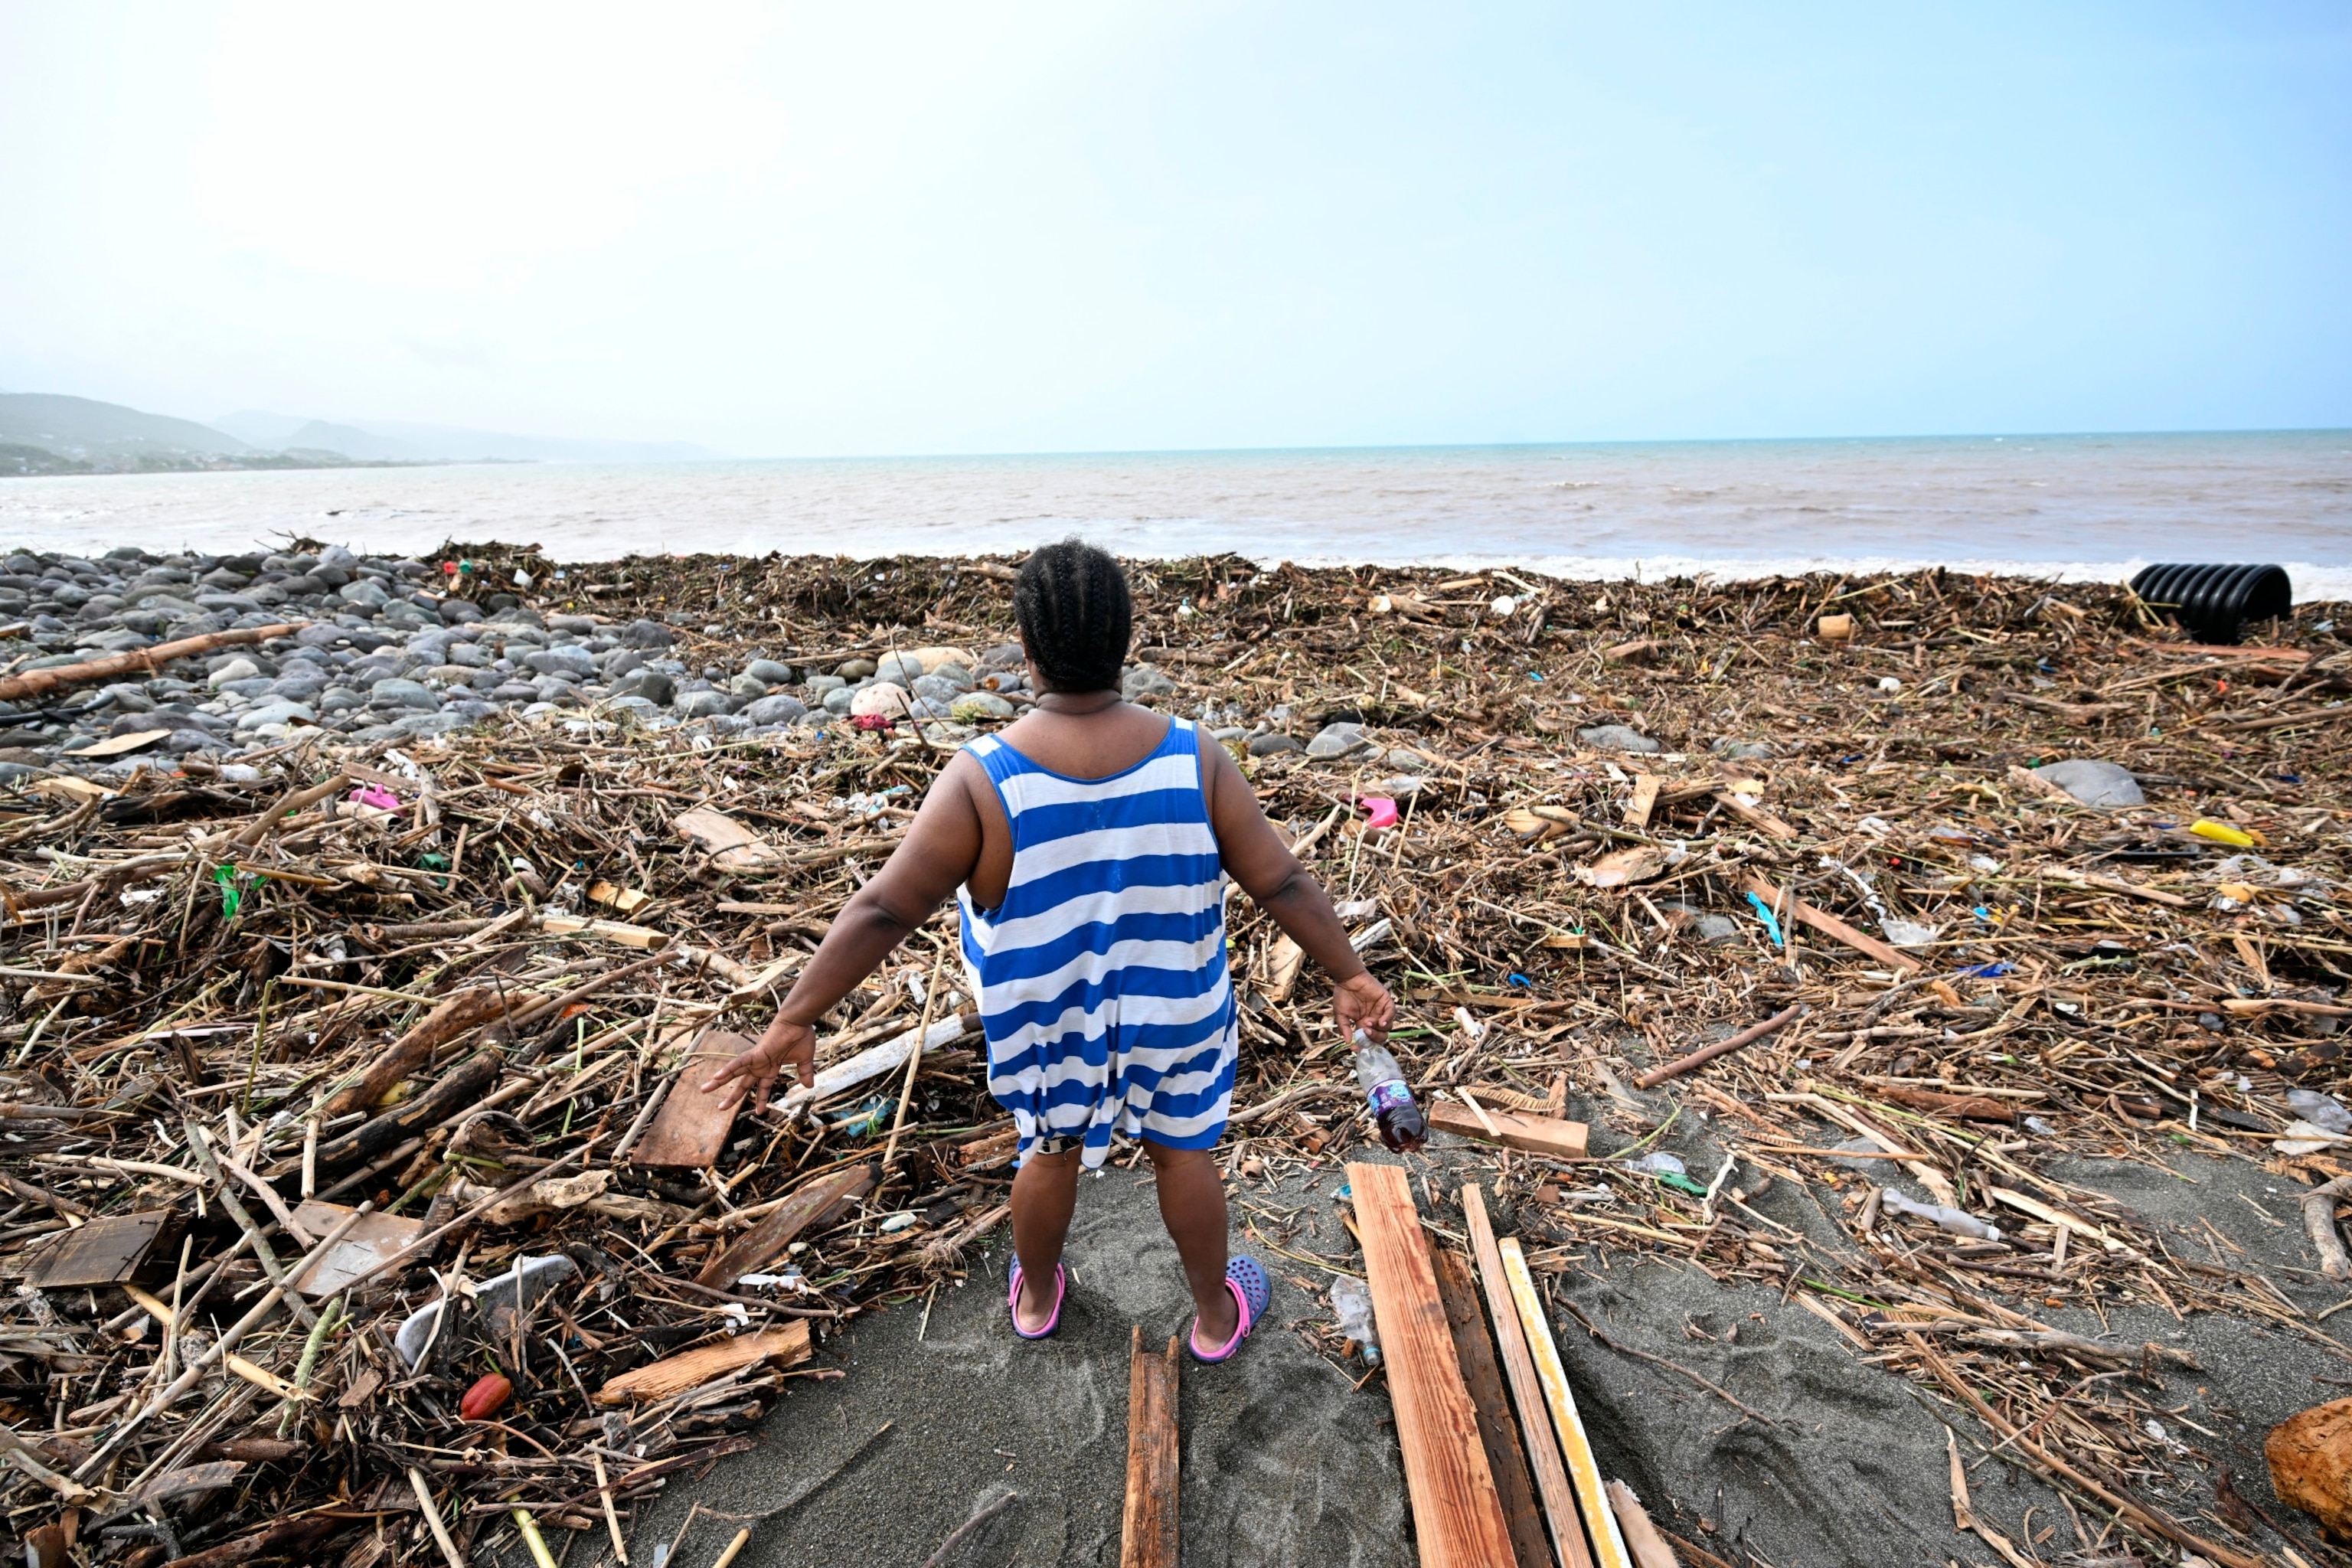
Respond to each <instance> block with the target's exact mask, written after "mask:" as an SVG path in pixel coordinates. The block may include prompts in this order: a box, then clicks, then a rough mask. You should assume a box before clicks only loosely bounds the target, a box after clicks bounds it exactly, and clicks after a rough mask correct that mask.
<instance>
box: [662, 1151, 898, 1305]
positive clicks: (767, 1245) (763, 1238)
mask: <svg viewBox="0 0 2352 1568" xmlns="http://www.w3.org/2000/svg"><path fill="white" fill-rule="evenodd" d="M873 1186H874V1167H873V1166H872V1165H871V1164H863V1165H852V1166H850V1167H849V1168H847V1169H846V1170H841V1171H832V1172H828V1173H825V1174H824V1175H822V1176H818V1177H816V1178H814V1180H812V1181H810V1182H809V1183H808V1184H806V1185H804V1186H803V1187H802V1188H800V1190H799V1191H797V1192H795V1193H793V1195H792V1196H790V1197H788V1198H786V1199H785V1200H784V1201H783V1204H782V1206H780V1207H778V1208H777V1209H775V1210H774V1211H773V1212H772V1213H771V1214H770V1215H768V1216H767V1217H766V1218H765V1219H762V1220H761V1221H760V1222H759V1223H758V1224H756V1225H754V1226H752V1227H751V1229H749V1230H747V1231H745V1232H744V1233H743V1234H742V1236H741V1237H740V1238H739V1239H738V1240H737V1241H736V1243H735V1245H734V1246H732V1247H729V1248H728V1249H727V1250H726V1251H724V1252H722V1253H719V1255H718V1256H717V1257H715V1258H711V1259H710V1261H709V1262H708V1263H706V1264H704V1265H703V1266H702V1271H701V1272H700V1273H699V1274H697V1275H696V1276H695V1277H694V1282H695V1283H696V1284H698V1285H708V1286H709V1287H710V1288H711V1289H714V1290H732V1289H735V1282H736V1281H737V1280H738V1279H742V1278H743V1276H745V1275H746V1274H750V1273H751V1272H753V1271H755V1270H756V1269H758V1268H760V1267H761V1265H762V1264H765V1263H768V1262H771V1261H772V1260H773V1259H774V1258H776V1257H777V1256H778V1255H780V1254H781V1253H782V1251H783V1250H784V1248H785V1247H790V1246H791V1245H792V1244H793V1237H796V1236H798V1235H800V1233H801V1232H803V1231H804V1230H806V1229H807V1228H808V1227H809V1226H813V1225H819V1224H822V1223H823V1222H824V1221H825V1220H827V1219H830V1218H831V1217H832V1216H833V1215H835V1214H838V1213H839V1212H840V1211H841V1210H842V1209H844V1208H845V1207H846V1206H848V1205H850V1204H852V1203H855V1202H856V1200H857V1199H859V1198H861V1197H864V1196H865V1195H866V1193H868V1192H869V1191H871V1190H872V1189H873Z"/></svg>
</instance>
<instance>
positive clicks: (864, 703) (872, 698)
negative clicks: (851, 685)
mask: <svg viewBox="0 0 2352 1568" xmlns="http://www.w3.org/2000/svg"><path fill="white" fill-rule="evenodd" d="M909 700H911V699H910V698H909V696H908V691H907V689H906V688H905V687H903V686H900V685H898V684H897V683H895V682H893V681H888V680H877V681H876V682H875V683H874V684H873V685H871V686H867V687H863V688H861V689H859V690H858V691H857V693H856V695H855V696H853V697H852V698H851V699H850V700H849V711H850V715H851V717H853V718H861V717H863V716H865V715H866V714H869V713H873V714H879V715H881V716H882V717H883V718H886V719H896V718H898V717H899V716H900V715H902V714H904V713H905V712H906V711H907V706H908V702H909ZM825 706H827V707H828V708H829V707H831V706H832V704H831V703H830V702H828V703H826V704H825Z"/></svg>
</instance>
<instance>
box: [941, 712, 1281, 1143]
mask: <svg viewBox="0 0 2352 1568" xmlns="http://www.w3.org/2000/svg"><path fill="white" fill-rule="evenodd" d="M1129 711H1136V710H1129ZM1143 717H1145V718H1147V719H1148V720H1149V721H1150V723H1151V724H1153V725H1155V726H1160V737H1159V739H1158V741H1157V742H1156V743H1155V744H1153V745H1152V746H1151V747H1150V749H1149V750H1148V751H1145V752H1143V753H1142V754H1141V755H1140V756H1139V757H1137V756H1133V752H1134V751H1135V747H1134V745H1133V744H1132V742H1131V741H1130V742H1129V744H1127V745H1125V746H1123V747H1119V748H1118V750H1116V751H1114V750H1113V749H1111V748H1110V747H1109V746H1108V745H1100V746H1097V747H1096V748H1094V749H1093V751H1092V752H1091V753H1090V754H1081V755H1080V756H1078V757H1076V759H1073V758H1072V756H1071V753H1072V752H1079V751H1080V748H1079V747H1078V746H1077V745H1076V744H1073V745H1071V746H1068V747H1063V748H1056V755H1055V760H1056V761H1061V760H1079V761H1092V762H1095V763H1097V765H1099V763H1101V762H1102V761H1107V760H1110V758H1112V757H1114V756H1116V755H1117V754H1118V752H1119V751H1123V752H1126V753H1128V754H1129V756H1130V757H1131V759H1132V760H1130V761H1129V763H1128V765H1126V766H1125V767H1122V768H1118V769H1115V770H1113V771H1111V772H1108V773H1100V774H1096V775H1093V776H1082V775H1076V774H1071V773H1064V772H1062V771H1061V770H1060V769H1057V768H1055V767H1053V766H1052V765H1050V764H1049V763H1047V762H1046V761H1045V759H1042V758H1038V757H1034V756H1032V755H1030V754H1028V753H1027V752H1024V750H1022V749H1020V748H1017V747H1016V746H1015V745H1014V744H1013V743H1012V742H1013V740H1014V739H1015V735H1016V733H1017V731H1006V732H1005V733H1003V734H1002V735H992V736H984V737H982V739H981V740H979V741H976V742H972V744H971V746H970V747H968V748H967V754H968V755H969V756H971V758H972V760H973V761H975V762H977V763H979V764H980V765H981V767H982V769H984V770H985V771H986V773H987V775H988V779H989V783H990V784H991V786H992V795H993V796H994V803H995V805H997V807H998V810H999V811H1000V812H1001V813H1002V822H1003V826H1002V827H1001V828H1000V829H998V830H997V831H998V833H1001V834H1002V836H1003V840H1004V842H1005V846H1006V847H1007V849H1008V851H1009V853H1008V854H1007V856H1006V864H1005V867H1004V876H1003V883H1002V884H1001V886H1002V892H1001V894H998V895H997V896H996V897H995V899H994V901H993V902H992V903H990V902H983V901H982V900H985V899H987V898H988V897H989V896H990V895H991V894H994V893H996V891H997V890H996V889H993V888H987V887H982V886H979V885H978V884H980V883H981V882H982V877H981V876H980V875H979V872H978V869H977V868H976V870H975V874H974V876H973V877H972V879H971V881H970V882H968V883H967V884H966V886H965V889H964V890H963V892H962V894H961V904H962V916H963V948H964V959H965V963H967V965H969V967H970V969H971V980H972V988H973V990H974V992H975V994H977V996H978V997H979V1005H980V1011H981V1016H982V1027H983V1029H984V1031H985V1032H986V1034H987V1036H988V1042H989V1063H990V1068H989V1088H990V1090H991V1091H992V1093H993V1094H995V1096H996V1097H997V1099H998V1100H1000V1101H1002V1102H1003V1103H1004V1104H1005V1105H1006V1106H1007V1107H1008V1108H1009V1109H1011V1110H1013V1115H1014V1120H1015V1121H1016V1123H1017V1124H1019V1125H1020V1128H1021V1131H1022V1135H1023V1136H1022V1143H1023V1145H1024V1148H1026V1147H1028V1146H1030V1145H1031V1144H1032V1143H1033V1142H1034V1141H1036V1140H1039V1139H1047V1140H1052V1141H1055V1142H1061V1141H1066V1140H1073V1141H1076V1142H1079V1143H1081V1144H1082V1145H1083V1147H1084V1149H1085V1153H1086V1163H1087V1164H1089V1165H1092V1164H1095V1163H1098V1162H1099V1161H1100V1159H1101V1157H1102V1152H1103V1151H1104V1150H1106V1149H1108V1146H1109V1143H1110V1138H1111V1134H1112V1133H1113V1131H1118V1132H1120V1133H1122V1134H1124V1135H1128V1136H1134V1135H1138V1134H1141V1135H1145V1136H1149V1137H1150V1138H1151V1139H1153V1140H1154V1141H1155V1142H1160V1143H1163V1144H1166V1145H1168V1146H1170V1147H1172V1148H1189V1147H1193V1146H1195V1145H1196V1144H1199V1143H1201V1142H1207V1141H1213V1139H1214V1137H1215V1133H1216V1130H1217V1128H1218V1127H1220V1126H1221V1125H1222V1121H1223V1116H1222V1111H1221V1110H1220V1107H1221V1106H1222V1104H1223V1097H1224V1095H1225V1094H1226V1093H1227V1092H1228V1091H1229V1090H1230V1089H1231V1087H1232V1081H1233V1071H1234V1054H1235V1052H1234V1044H1235V1042H1234V1022H1235V1018H1234V995H1233V984H1232V981H1231V979H1230V977H1229V976H1228V974H1227V972H1226V959H1225V931H1224V874H1223V867H1222V865H1221V862H1220V859H1219V856H1218V849H1217V838H1216V834H1215V832H1214V830H1213V828H1212V826H1210V821H1209V812H1208V807H1207V802H1206V800H1205V798H1204V796H1203V794H1202V786H1201V756H1200V750H1199V740H1198V731H1195V730H1194V729H1193V727H1192V725H1191V724H1190V723H1189V722H1187V721H1183V720H1181V719H1180V720H1173V721H1162V720H1159V719H1156V718H1151V717H1150V716H1149V715H1144V716H1143ZM1097 718H1098V719H1108V714H1105V715H1100V716H1097ZM1067 722H1068V724H1069V725H1070V727H1071V728H1072V729H1073V730H1075V729H1077V728H1079V727H1080V726H1083V725H1084V724H1085V723H1086V720H1085V719H1082V718H1073V719H1072V720H1070V721H1067ZM1102 728H1103V730H1104V731H1108V729H1109V726H1108V724H1104V725H1103V726H1102ZM987 815H991V816H993V815H995V814H994V813H990V814H987ZM983 834H984V837H996V836H997V835H996V834H993V833H988V832H987V831H986V828H984V829H983ZM982 858H983V861H985V860H987V859H989V858H992V857H990V856H988V855H987V854H986V853H985V851H984V852H983V857H982ZM1106 1069H1108V1071H1107V1072H1106Z"/></svg>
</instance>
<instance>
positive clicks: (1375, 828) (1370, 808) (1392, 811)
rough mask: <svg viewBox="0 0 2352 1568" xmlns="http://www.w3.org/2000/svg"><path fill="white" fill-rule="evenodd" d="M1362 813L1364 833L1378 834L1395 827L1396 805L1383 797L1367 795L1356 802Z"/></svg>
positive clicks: (1385, 796)
mask: <svg viewBox="0 0 2352 1568" xmlns="http://www.w3.org/2000/svg"><path fill="white" fill-rule="evenodd" d="M1356 805H1357V806H1358V807H1360V809H1361V810H1362V811H1363V813H1364V831H1365V832H1367V833H1378V832H1379V831H1380V830H1381V829H1382V828H1384V827H1394V826H1396V825H1397V820H1398V819H1397V804H1396V802H1395V801H1393V800H1391V799H1390V798H1389V797H1388V796H1387V795H1366V796H1364V797H1363V798H1362V799H1361V800H1359V801H1358V802H1356Z"/></svg>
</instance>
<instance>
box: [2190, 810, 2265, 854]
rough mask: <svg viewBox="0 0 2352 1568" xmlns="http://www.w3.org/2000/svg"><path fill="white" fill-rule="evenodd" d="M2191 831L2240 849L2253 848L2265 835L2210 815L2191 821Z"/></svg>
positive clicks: (2218, 842) (2201, 836) (2217, 842)
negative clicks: (2218, 819)
mask: <svg viewBox="0 0 2352 1568" xmlns="http://www.w3.org/2000/svg"><path fill="white" fill-rule="evenodd" d="M2189 832H2191V833H2194V834H2195V835H2197V837H2200V838H2210V839H2211V840H2212V841H2213V842H2214V843H2216V844H2230V845H2234V846H2236V847H2238V848H2240V849H2252V848H2253V847H2256V846H2257V845H2259V844H2261V843H2262V842H2263V836H2262V835H2261V834H2259V833H2249V832H2247V831H2246V830H2245V829H2244V828H2242V827H2232V826H2230V825H2229V824H2228V823H2226V822H2216V821H2214V820H2213V819H2212V818H2211V817H2210V816H2200V817H2199V818H2198V819H2197V820H2196V821H2194V822H2192V823H2190V824H2189Z"/></svg>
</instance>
